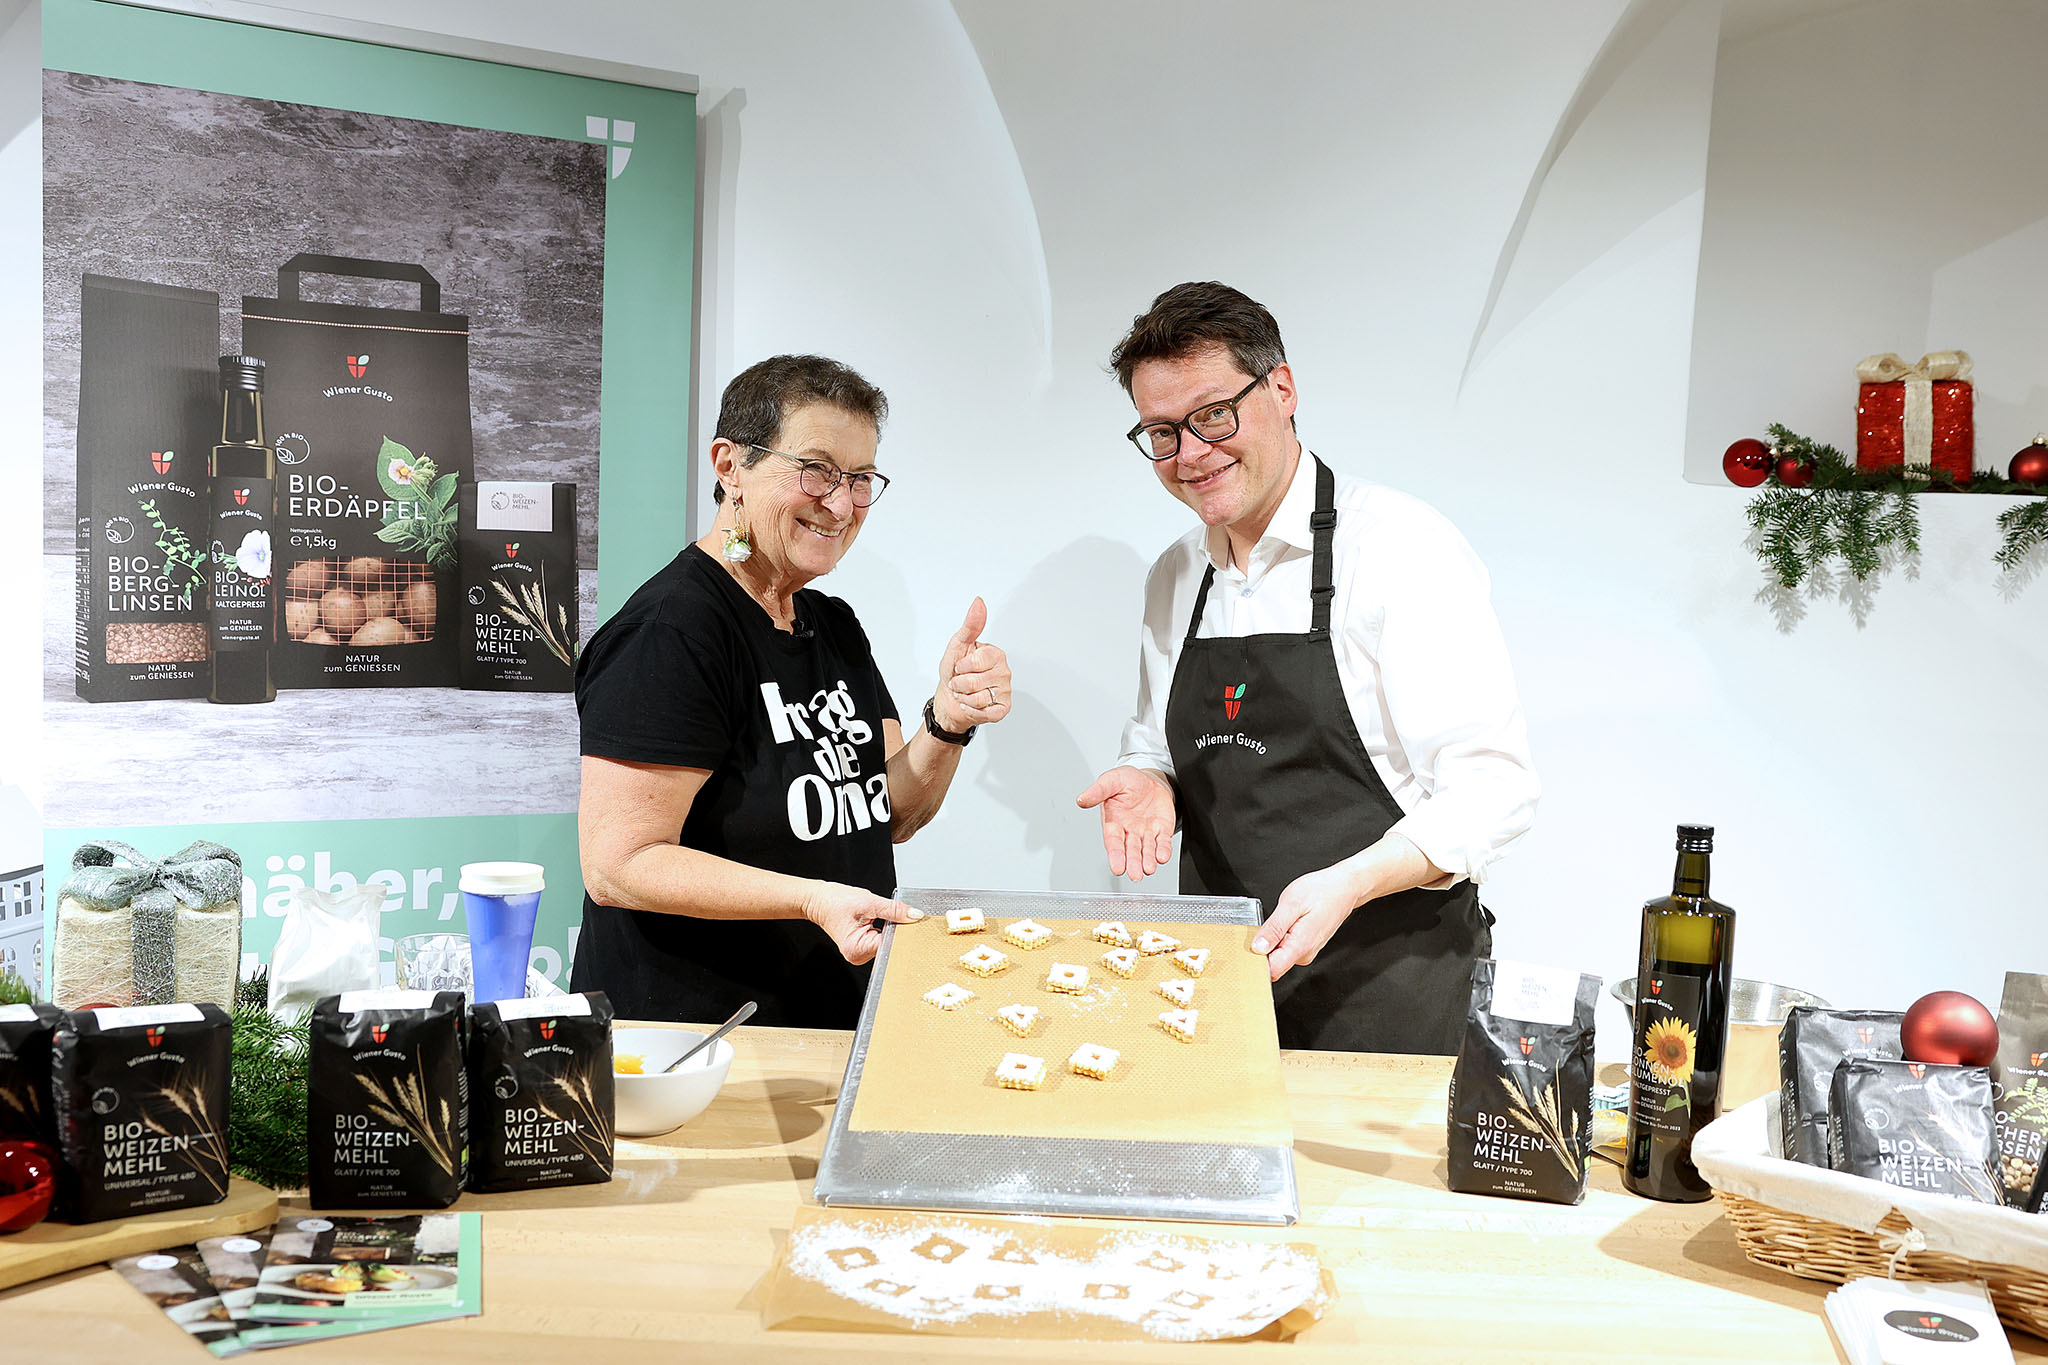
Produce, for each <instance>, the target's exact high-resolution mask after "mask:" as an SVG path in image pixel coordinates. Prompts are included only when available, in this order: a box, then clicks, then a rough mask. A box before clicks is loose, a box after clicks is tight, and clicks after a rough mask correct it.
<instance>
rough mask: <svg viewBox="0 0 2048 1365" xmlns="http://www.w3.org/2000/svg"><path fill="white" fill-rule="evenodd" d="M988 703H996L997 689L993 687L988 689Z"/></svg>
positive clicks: (992, 704) (991, 704)
mask: <svg viewBox="0 0 2048 1365" xmlns="http://www.w3.org/2000/svg"><path fill="white" fill-rule="evenodd" d="M988 704H989V705H990V706H994V705H995V704H996V690H995V689H994V688H993V687H991V688H990V689H989V690H988Z"/></svg>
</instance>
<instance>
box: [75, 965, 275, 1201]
mask: <svg viewBox="0 0 2048 1365" xmlns="http://www.w3.org/2000/svg"><path fill="white" fill-rule="evenodd" d="M233 1033H234V1029H233V1026H232V1025H231V1024H229V1022H228V1016H227V1013H226V1011H224V1010H222V1009H221V1008H220V1006H218V1005H138V1006H132V1007H129V1008H126V1009H99V1010H75V1011H72V1012H69V1013H67V1014H65V1015H64V1017H63V1018H62V1020H60V1021H59V1023H58V1025H57V1034H56V1040H55V1046H54V1048H53V1050H52V1053H51V1059H50V1097H51V1100H52V1103H53V1107H54V1108H55V1110H56V1115H57V1148H58V1153H59V1156H60V1158H61V1159H60V1161H59V1163H58V1166H59V1169H58V1179H57V1215H56V1216H57V1217H58V1218H59V1219H61V1220H63V1221H66V1222H72V1223H97V1222H100V1221H102V1220H103V1219H107V1218H120V1217H123V1216H125V1215H127V1214H135V1213H161V1212H162V1211H164V1210H166V1209H182V1208H191V1207H193V1206H195V1205H200V1204H217V1203H219V1202H220V1201H221V1200H222V1199H224V1198H226V1197H227V1192H228V1064H229V1063H228V1059H229V1054H230V1052H231V1050H232V1041H233Z"/></svg>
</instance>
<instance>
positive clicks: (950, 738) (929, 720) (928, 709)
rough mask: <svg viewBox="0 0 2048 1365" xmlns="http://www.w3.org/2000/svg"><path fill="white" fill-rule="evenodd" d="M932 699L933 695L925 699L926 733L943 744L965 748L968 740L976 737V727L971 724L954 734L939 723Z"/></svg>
mask: <svg viewBox="0 0 2048 1365" xmlns="http://www.w3.org/2000/svg"><path fill="white" fill-rule="evenodd" d="M932 701H933V699H932V698H931V697H926V698H925V699H924V730H925V733H926V734H928V735H930V736H931V737H932V738H933V739H935V740H938V741H939V742H940V743H941V744H957V745H960V746H961V747H963V748H964V747H966V744H967V741H969V740H971V739H973V738H974V730H975V727H974V726H972V725H970V726H968V727H967V728H966V729H965V730H962V731H961V732H960V733H959V734H957V735H956V734H954V733H953V732H952V731H951V730H948V729H946V728H944V727H943V726H941V725H940V724H939V715H938V712H936V711H934V710H932Z"/></svg>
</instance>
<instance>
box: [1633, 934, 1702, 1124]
mask: <svg viewBox="0 0 2048 1365" xmlns="http://www.w3.org/2000/svg"><path fill="white" fill-rule="evenodd" d="M1706 985H1707V982H1706V977H1705V975H1704V973H1703V970H1702V969H1699V968H1690V969H1688V968H1678V969H1675V970H1670V969H1667V970H1663V971H1653V972H1651V973H1649V974H1647V975H1645V976H1643V977H1641V978H1640V979H1639V980H1638V981H1637V983H1636V1055H1635V1057H1634V1059H1633V1068H1634V1078H1635V1098H1634V1101H1633V1105H1634V1110H1635V1113H1636V1114H1637V1115H1638V1116H1639V1121H1640V1122H1641V1123H1642V1124H1643V1125H1644V1127H1646V1128H1648V1129H1650V1130H1651V1131H1653V1132H1658V1133H1667V1134H1671V1135H1674V1136H1682V1135H1683V1134H1685V1133H1686V1132H1688V1131H1689V1120H1690V1116H1691V1111H1692V1081H1693V1069H1694V1066H1695V1064H1696V1063H1697V1062H1698V1060H1699V1050H1700V1016H1701V1014H1702V1013H1703V1012H1704V1011H1703V1009H1702V1003H1703V1001H1704V1000H1705V998H1706Z"/></svg>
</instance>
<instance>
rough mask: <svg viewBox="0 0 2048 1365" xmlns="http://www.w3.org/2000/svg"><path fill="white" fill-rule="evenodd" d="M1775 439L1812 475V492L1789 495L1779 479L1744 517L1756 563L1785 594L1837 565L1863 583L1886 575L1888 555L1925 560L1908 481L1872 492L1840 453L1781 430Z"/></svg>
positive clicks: (1898, 480)
mask: <svg viewBox="0 0 2048 1365" xmlns="http://www.w3.org/2000/svg"><path fill="white" fill-rule="evenodd" d="M1771 436H1772V438H1773V440H1774V442H1775V444H1776V448H1777V451H1778V453H1779V454H1780V455H1796V456H1798V457H1799V459H1800V460H1801V461H1802V462H1803V463H1804V464H1805V465H1806V466H1807V468H1809V469H1810V470H1812V471H1813V486H1812V487H1811V488H1807V489H1797V488H1788V487H1786V486H1785V485H1784V484H1782V483H1780V482H1778V479H1777V476H1776V474H1773V475H1772V476H1771V480H1770V482H1769V483H1768V484H1767V485H1765V487H1764V488H1763V490H1762V491H1761V492H1759V493H1758V494H1757V495H1756V497H1755V498H1754V499H1752V500H1751V502H1750V504H1749V507H1748V509H1747V511H1746V513H1745V515H1746V516H1747V517H1748V519H1749V525H1750V528H1751V529H1752V530H1753V531H1755V532H1756V533H1757V558H1759V559H1760V560H1762V561H1763V565H1764V568H1765V569H1766V570H1767V571H1769V573H1770V575H1771V577H1772V578H1774V579H1776V580H1777V582H1778V585H1779V586H1780V587H1784V588H1788V589H1789V588H1797V587H1798V586H1799V585H1800V584H1802V583H1805V582H1807V581H1808V580H1810V579H1814V578H1818V577H1822V576H1824V575H1825V573H1826V571H1827V569H1828V565H1829V562H1830V561H1831V560H1835V559H1839V560H1841V562H1842V565H1843V567H1844V568H1846V569H1847V570H1848V571H1849V575H1850V577H1852V578H1854V579H1855V580H1856V581H1857V582H1859V583H1861V582H1864V581H1866V580H1868V579H1870V578H1871V577H1873V576H1874V575H1876V574H1877V573H1878V572H1879V571H1880V570H1882V569H1883V567H1884V558H1885V552H1886V551H1887V550H1892V551H1896V552H1898V553H1899V554H1904V555H1910V554H1917V553H1918V552H1919V550H1920V513H1919V511H1918V509H1917V508H1915V507H1914V505H1913V501H1912V499H1911V498H1909V497H1908V496H1907V495H1906V487H1907V481H1906V480H1905V479H1904V478H1903V477H1899V478H1896V479H1892V480H1887V481H1886V482H1887V483H1892V484H1896V485H1898V486H1897V487H1879V488H1871V487H1867V486H1865V482H1866V480H1867V479H1868V477H1869V476H1868V475H1865V474H1862V473H1860V472H1859V471H1858V470H1857V469H1856V467H1855V466H1853V465H1851V464H1850V463H1849V462H1848V461H1847V460H1846V459H1844V458H1843V457H1842V452H1841V451H1839V450H1836V449H1835V448H1834V447H1833V446H1830V445H1822V444H1820V443H1819V442H1816V441H1810V440H1808V439H1807V438H1806V437H1804V436H1801V435H1799V434H1797V433H1796V432H1793V431H1790V430H1788V429H1786V428H1785V427H1782V426H1777V425H1773V426H1772V427H1771Z"/></svg>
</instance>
